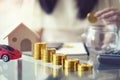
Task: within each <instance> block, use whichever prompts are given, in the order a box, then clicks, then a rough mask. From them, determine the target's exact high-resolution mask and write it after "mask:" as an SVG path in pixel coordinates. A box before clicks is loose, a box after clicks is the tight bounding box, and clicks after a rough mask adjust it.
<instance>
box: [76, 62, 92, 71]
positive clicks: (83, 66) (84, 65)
mask: <svg viewBox="0 0 120 80" xmlns="http://www.w3.org/2000/svg"><path fill="white" fill-rule="evenodd" d="M92 68H93V67H92V65H90V64H87V63H82V64H78V71H92Z"/></svg>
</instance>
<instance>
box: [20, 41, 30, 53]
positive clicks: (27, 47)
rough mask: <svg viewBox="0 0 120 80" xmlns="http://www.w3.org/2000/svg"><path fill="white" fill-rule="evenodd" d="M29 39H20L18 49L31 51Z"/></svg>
mask: <svg viewBox="0 0 120 80" xmlns="http://www.w3.org/2000/svg"><path fill="white" fill-rule="evenodd" d="M31 45H32V43H31V41H30V40H29V39H24V40H22V41H21V46H20V49H21V51H31Z"/></svg>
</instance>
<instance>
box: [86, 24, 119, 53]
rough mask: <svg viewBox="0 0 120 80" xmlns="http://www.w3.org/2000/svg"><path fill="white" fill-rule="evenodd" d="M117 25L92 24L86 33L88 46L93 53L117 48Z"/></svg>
mask: <svg viewBox="0 0 120 80" xmlns="http://www.w3.org/2000/svg"><path fill="white" fill-rule="evenodd" d="M117 42H118V31H117V27H116V25H101V24H100V25H91V26H89V29H88V31H87V35H86V46H87V47H88V49H89V51H90V52H92V53H97V54H100V53H103V52H105V51H109V50H114V49H116V48H117Z"/></svg>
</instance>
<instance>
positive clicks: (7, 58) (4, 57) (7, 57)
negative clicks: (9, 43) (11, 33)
mask: <svg viewBox="0 0 120 80" xmlns="http://www.w3.org/2000/svg"><path fill="white" fill-rule="evenodd" d="M2 60H3V61H4V62H8V61H9V60H10V59H9V56H8V55H7V54H4V55H3V56H2Z"/></svg>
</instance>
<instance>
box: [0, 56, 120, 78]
mask: <svg viewBox="0 0 120 80" xmlns="http://www.w3.org/2000/svg"><path fill="white" fill-rule="evenodd" d="M79 59H80V61H81V62H89V61H87V59H85V58H83V59H82V58H79ZM119 68H120V67H118V66H103V65H100V64H98V63H95V64H93V70H92V71H91V72H89V71H84V72H81V71H75V72H67V71H65V70H63V69H62V66H57V65H52V63H44V62H42V61H41V60H34V59H33V57H29V56H26V55H23V56H22V58H21V59H19V60H11V61H9V62H3V61H2V60H0V80H119V79H120V69H119Z"/></svg>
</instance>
